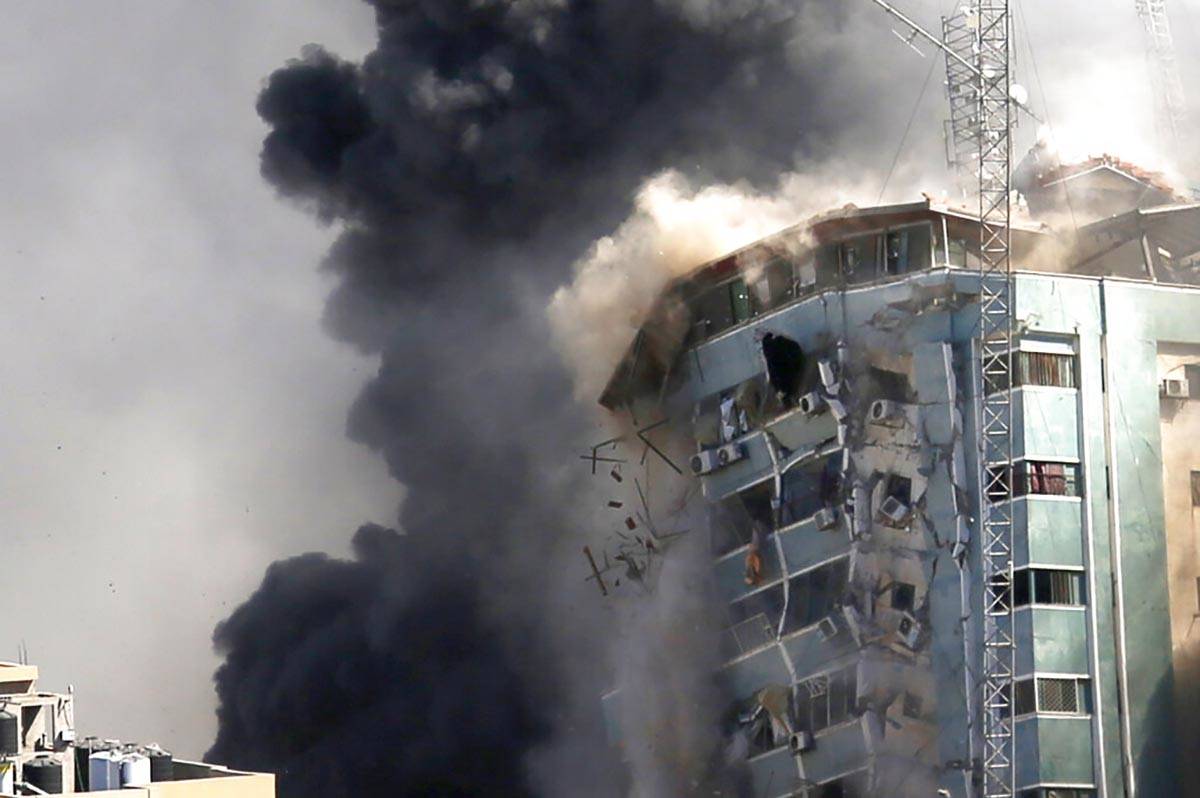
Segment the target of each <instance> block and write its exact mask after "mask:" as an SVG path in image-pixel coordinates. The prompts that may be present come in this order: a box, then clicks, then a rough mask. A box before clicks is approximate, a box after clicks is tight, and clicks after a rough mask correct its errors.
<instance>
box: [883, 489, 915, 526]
mask: <svg viewBox="0 0 1200 798" xmlns="http://www.w3.org/2000/svg"><path fill="white" fill-rule="evenodd" d="M908 513H909V510H908V505H907V504H905V503H904V502H902V501H900V500H899V499H897V498H896V497H895V496H888V497H887V498H886V499H884V500H883V504H881V505H879V517H880V519H882V520H883V521H884V522H885V523H887V524H888V525H889V526H894V527H899V526H903V525H904V522H905V521H906V520H908Z"/></svg>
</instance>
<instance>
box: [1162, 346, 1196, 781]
mask: <svg viewBox="0 0 1200 798" xmlns="http://www.w3.org/2000/svg"><path fill="white" fill-rule="evenodd" d="M1158 375H1159V380H1160V385H1161V384H1163V382H1162V381H1165V380H1174V381H1176V382H1177V383H1178V384H1180V390H1179V391H1178V392H1177V393H1176V395H1174V396H1167V395H1165V390H1162V389H1160V394H1164V395H1162V396H1161V398H1160V400H1159V402H1160V405H1159V406H1160V412H1161V419H1162V422H1161V424H1162V427H1161V429H1162V433H1161V434H1162V464H1163V472H1162V474H1163V502H1164V504H1165V509H1166V517H1165V521H1166V529H1165V533H1166V553H1167V579H1168V590H1169V595H1170V607H1171V657H1172V662H1173V665H1174V671H1175V674H1174V675H1175V681H1174V702H1173V703H1174V710H1175V728H1176V734H1177V735H1178V736H1179V739H1180V740H1196V739H1200V628H1197V623H1198V622H1200V541H1198V540H1197V537H1196V536H1197V533H1198V532H1200V527H1198V526H1197V524H1198V522H1200V450H1198V449H1197V441H1200V402H1198V401H1197V400H1196V398H1197V397H1200V347H1196V346H1187V345H1180V344H1169V343H1163V344H1159V347H1158ZM1193 381H1195V383H1196V384H1195V385H1193V384H1192V382H1193ZM1190 754H1191V751H1190V750H1189V748H1188V746H1186V744H1185V745H1183V746H1180V764H1181V767H1182V768H1183V772H1184V774H1185V776H1186V783H1188V784H1197V783H1200V762H1197V761H1196V758H1195V757H1194V756H1191V755H1190Z"/></svg>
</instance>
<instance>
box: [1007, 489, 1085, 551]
mask: <svg viewBox="0 0 1200 798" xmlns="http://www.w3.org/2000/svg"><path fill="white" fill-rule="evenodd" d="M1083 542H1084V540H1083V503H1082V502H1080V501H1071V500H1066V499H1062V498H1057V497H1040V496H1024V497H1021V498H1019V499H1017V500H1015V501H1014V502H1013V546H1014V548H1015V552H1014V556H1015V562H1014V565H1015V566H1016V567H1018V568H1019V567H1022V566H1024V565H1028V564H1029V563H1037V564H1040V565H1068V566H1076V567H1081V566H1083V564H1084V558H1083Z"/></svg>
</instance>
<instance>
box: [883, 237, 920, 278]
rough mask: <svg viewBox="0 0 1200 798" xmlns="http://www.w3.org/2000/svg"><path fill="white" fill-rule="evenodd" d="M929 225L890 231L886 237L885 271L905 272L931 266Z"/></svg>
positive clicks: (892, 272) (889, 272)
mask: <svg viewBox="0 0 1200 798" xmlns="http://www.w3.org/2000/svg"><path fill="white" fill-rule="evenodd" d="M929 247H930V235H929V226H928V225H917V226H914V227H906V228H904V229H903V230H892V231H889V232H888V234H887V237H886V238H885V239H884V258H885V259H884V273H885V274H904V273H905V272H909V271H916V270H918V269H926V268H928V267H929V257H930V256H929V251H930V250H929Z"/></svg>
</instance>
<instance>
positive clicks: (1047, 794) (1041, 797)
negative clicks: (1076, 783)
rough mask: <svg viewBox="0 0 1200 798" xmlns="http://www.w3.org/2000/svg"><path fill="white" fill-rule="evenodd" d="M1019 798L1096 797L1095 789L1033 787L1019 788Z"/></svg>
mask: <svg viewBox="0 0 1200 798" xmlns="http://www.w3.org/2000/svg"><path fill="white" fill-rule="evenodd" d="M1020 798H1096V791H1095V790H1088V789H1079V788H1077V787H1035V788H1034V789H1032V790H1021V795H1020Z"/></svg>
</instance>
